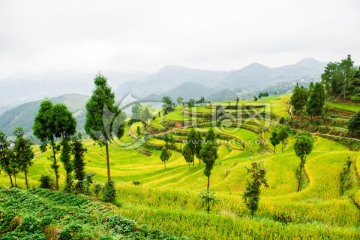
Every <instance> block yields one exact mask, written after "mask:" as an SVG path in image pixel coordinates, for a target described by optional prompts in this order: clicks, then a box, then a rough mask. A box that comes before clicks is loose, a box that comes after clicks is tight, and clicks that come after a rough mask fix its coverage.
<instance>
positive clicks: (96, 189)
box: [94, 182, 103, 197]
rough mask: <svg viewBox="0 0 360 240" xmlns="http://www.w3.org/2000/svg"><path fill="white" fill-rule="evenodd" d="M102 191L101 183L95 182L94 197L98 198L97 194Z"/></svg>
mask: <svg viewBox="0 0 360 240" xmlns="http://www.w3.org/2000/svg"><path fill="white" fill-rule="evenodd" d="M102 190H103V186H102V184H101V183H98V182H95V183H94V193H95V196H96V197H99V194H100V193H101V191H102Z"/></svg>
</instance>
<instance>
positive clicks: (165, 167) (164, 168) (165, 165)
mask: <svg viewBox="0 0 360 240" xmlns="http://www.w3.org/2000/svg"><path fill="white" fill-rule="evenodd" d="M164 169H166V161H164Z"/></svg>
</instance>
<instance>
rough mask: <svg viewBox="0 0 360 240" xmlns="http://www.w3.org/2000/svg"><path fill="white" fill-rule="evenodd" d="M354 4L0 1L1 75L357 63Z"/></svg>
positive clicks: (359, 6)
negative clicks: (307, 62)
mask: <svg viewBox="0 0 360 240" xmlns="http://www.w3.org/2000/svg"><path fill="white" fill-rule="evenodd" d="M359 10H360V1H358V0H353V1H351V0H339V1H331V0H320V1H314V0H305V1H304V0H296V1H295V0H283V1H265V0H264V1H250V0H247V1H240V0H238V1H226V0H223V1H220V0H219V1H209V0H201V1H199V0H196V1H195V0H192V1H188V0H181V1H180V0H179V1H177V0H176V1H172V0H162V1H154V0H151V1H150V0H142V1H140V0H131V1H109V0H106V1H94V0H84V1H79V0H71V1H69V0H61V1H60V0H59V1H55V0H53V1H49V0H42V1H36V0H32V1H26V0H23V1H17V0H0V79H4V78H6V77H8V76H13V75H21V74H29V73H39V72H51V71H80V72H81V71H83V72H97V71H98V70H100V71H119V72H129V71H146V72H156V71H158V70H159V69H160V68H162V67H163V66H165V65H183V66H187V67H192V68H201V69H213V70H232V69H239V68H241V67H244V66H245V65H247V64H250V63H252V62H259V63H262V64H265V65H268V66H271V67H276V66H280V65H284V64H292V63H295V62H297V61H299V60H300V59H302V58H304V57H310V56H311V57H315V58H317V59H318V60H321V61H335V60H340V59H342V58H344V57H346V55H347V54H348V53H350V54H352V56H353V59H354V60H355V63H357V64H359V63H360V45H359V44H360V14H359V12H360V11H359Z"/></svg>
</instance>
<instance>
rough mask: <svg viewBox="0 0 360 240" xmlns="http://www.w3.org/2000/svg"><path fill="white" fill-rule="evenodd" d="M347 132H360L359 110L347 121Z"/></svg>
mask: <svg viewBox="0 0 360 240" xmlns="http://www.w3.org/2000/svg"><path fill="white" fill-rule="evenodd" d="M348 128H349V132H350V133H353V134H360V111H358V112H357V113H355V114H354V116H352V118H351V119H350V121H349V123H348Z"/></svg>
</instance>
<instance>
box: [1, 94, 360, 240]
mask: <svg viewBox="0 0 360 240" xmlns="http://www.w3.org/2000/svg"><path fill="white" fill-rule="evenodd" d="M285 97H287V96H285ZM266 99H268V100H266ZM260 101H261V102H264V103H265V102H266V101H267V103H270V104H272V106H273V110H274V111H275V112H276V113H277V114H279V115H284V116H286V114H287V113H286V111H285V108H284V106H283V101H284V100H283V99H281V97H269V98H265V99H261V100H260ZM224 104H227V103H224ZM204 109H205V108H202V110H204ZM181 111H182V110H181V109H177V110H176V111H175V112H174V113H171V115H169V116H168V118H170V119H175V120H176V119H179V118H180V117H181V116H182V115H181V114H182V112H181ZM204 111H205V110H204ZM156 121H157V123H156V124H159V125H161V123H160V122H161V121H160V118H158V119H156ZM208 129H209V128H208V127H202V128H199V129H197V130H198V131H201V132H206V131H207V130H208ZM127 131H128V129H127ZM132 131H136V127H135V126H133V127H132ZM181 131H188V129H183V130H181ZM127 133H128V132H126V133H125V136H124V137H123V138H122V139H121V141H127V142H131V141H135V140H134V139H132V138H131V136H129V135H128V134H127ZM215 133H220V134H224V135H225V136H228V137H229V138H231V139H230V140H227V141H225V140H221V139H219V141H218V143H219V148H218V155H219V158H218V159H217V160H216V163H215V166H214V168H213V170H212V172H211V189H212V190H214V191H215V196H216V197H217V199H218V200H219V202H218V203H217V204H216V205H214V206H213V207H212V209H211V212H210V214H208V213H207V212H206V211H205V208H204V207H203V206H202V205H201V201H200V199H199V194H200V192H202V191H204V190H205V188H206V183H207V179H206V177H205V176H204V174H203V170H204V163H199V161H198V159H195V161H194V162H195V165H194V166H193V165H190V167H189V165H188V164H187V163H186V161H185V160H184V158H183V156H182V155H181V153H179V152H177V151H171V153H172V155H171V157H170V159H169V161H168V162H167V164H166V169H164V164H163V162H162V161H161V160H160V158H159V156H160V151H158V150H154V149H147V150H148V151H150V152H151V153H152V155H151V156H146V155H144V154H141V153H140V152H139V151H137V150H136V149H124V148H123V147H122V146H121V145H118V144H115V143H114V144H112V145H111V146H110V161H111V176H112V180H113V181H115V183H116V187H117V190H118V191H117V193H118V195H117V202H118V203H119V207H118V210H117V211H118V212H119V213H120V214H122V215H123V216H125V217H129V218H132V219H134V220H136V221H137V222H139V223H142V224H146V225H148V226H150V227H154V228H157V229H160V230H163V231H165V232H168V233H171V234H175V235H178V236H188V237H190V238H192V239H360V210H359V209H358V207H357V206H359V205H360V190H359V179H358V178H357V179H356V181H355V185H354V186H353V188H352V191H351V194H345V195H341V192H340V173H341V172H342V170H343V168H344V166H345V162H346V160H347V159H348V157H350V159H352V160H353V161H354V162H355V165H356V167H357V168H355V169H357V170H358V171H359V170H360V154H359V152H354V151H350V150H349V149H348V148H347V147H345V146H343V145H341V144H339V143H337V142H334V141H331V140H328V139H325V138H321V137H318V136H315V139H316V142H315V146H314V149H313V152H312V153H311V154H310V155H309V156H308V157H307V161H306V164H305V170H306V173H307V176H308V185H307V186H306V187H305V188H304V189H303V190H301V191H300V192H297V179H296V170H297V168H298V166H299V161H300V160H299V158H298V157H296V155H295V153H294V147H293V145H294V142H295V141H294V139H295V138H294V136H291V137H290V138H289V139H288V141H287V143H286V144H285V147H284V152H283V153H282V152H281V144H280V145H278V146H277V147H276V154H274V153H273V152H272V151H270V150H269V149H263V148H261V146H260V139H259V134H257V133H255V132H252V131H250V130H247V129H243V128H238V129H231V128H223V129H220V128H215ZM263 137H265V140H269V139H268V138H269V134H268V133H265V134H264V136H263ZM239 141H241V142H244V143H245V147H244V148H243V147H242V145H241V144H239ZM84 142H85V146H86V147H87V149H88V151H87V153H86V171H87V172H94V173H96V175H95V181H97V182H102V183H104V182H105V181H106V179H107V175H106V161H105V148H101V147H99V146H98V145H97V144H95V143H94V142H93V141H92V140H89V139H86V140H84ZM149 144H152V145H156V146H163V145H164V144H165V142H164V141H163V140H160V139H157V138H151V139H150V140H149ZM271 149H272V147H271ZM34 150H35V152H36V157H35V161H34V164H33V166H32V167H31V169H30V172H29V178H30V186H32V187H37V186H38V185H39V179H40V176H41V175H42V174H48V175H53V173H52V170H51V168H50V165H51V161H50V160H49V159H48V158H49V156H50V151H48V152H45V153H41V152H40V150H39V148H38V147H37V146H35V147H34ZM253 161H260V162H263V164H264V166H265V168H266V170H267V179H268V184H269V188H262V189H261V190H262V192H261V198H260V207H259V210H258V211H257V212H256V213H255V216H254V217H250V212H249V210H248V209H247V208H246V206H245V204H244V203H243V201H242V191H243V189H244V188H245V184H246V179H247V177H248V176H247V169H246V167H248V166H250V164H251V162H253ZM60 169H61V171H60V173H61V177H60V182H61V183H63V182H64V181H65V177H64V174H65V171H64V170H63V168H62V167H61V168H60ZM357 176H359V172H357ZM134 182H139V183H140V184H139V185H134ZM8 184H9V183H8V178H7V177H6V176H5V175H4V174H1V175H0V185H2V186H6V185H8ZM18 184H19V185H20V186H21V187H24V180H23V175H22V174H19V176H18ZM279 216H283V217H285V218H287V219H290V221H289V222H288V223H282V222H280V221H275V220H276V219H278V217H279ZM274 219H275V220H274Z"/></svg>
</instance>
